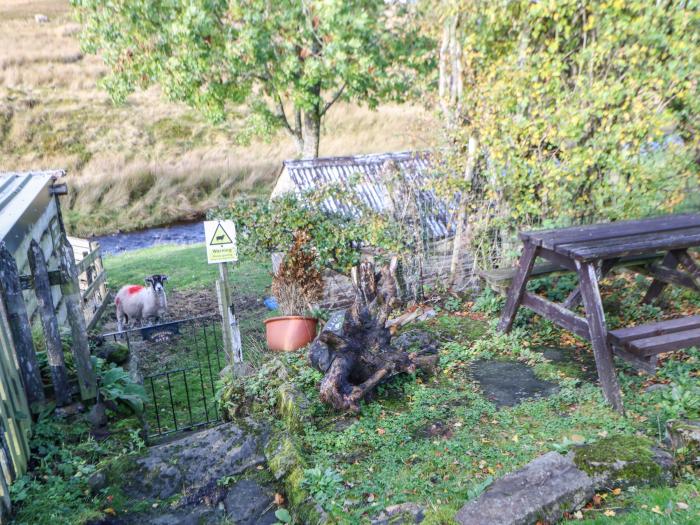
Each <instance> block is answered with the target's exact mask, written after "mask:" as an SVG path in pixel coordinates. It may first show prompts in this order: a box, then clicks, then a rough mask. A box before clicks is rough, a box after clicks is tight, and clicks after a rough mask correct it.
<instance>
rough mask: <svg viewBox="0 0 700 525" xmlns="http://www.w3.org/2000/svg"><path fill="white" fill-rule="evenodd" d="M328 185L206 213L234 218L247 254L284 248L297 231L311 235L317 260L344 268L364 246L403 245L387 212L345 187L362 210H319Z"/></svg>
mask: <svg viewBox="0 0 700 525" xmlns="http://www.w3.org/2000/svg"><path fill="white" fill-rule="evenodd" d="M327 191H331V189H330V188H328V189H326V190H324V191H321V192H310V193H307V194H305V195H304V196H303V198H298V197H297V196H296V195H294V194H292V193H288V194H285V195H283V196H281V197H278V198H276V199H274V200H271V201H268V200H239V201H236V202H235V203H233V204H232V205H231V206H230V207H229V208H220V209H217V210H213V211H211V212H210V214H209V215H210V217H212V218H227V219H232V220H234V221H235V222H236V225H237V234H238V239H239V247H240V250H241V252H242V253H244V254H247V255H248V256H259V255H260V253H265V252H267V253H272V252H287V251H288V250H289V249H290V248H291V246H292V244H293V238H294V233H295V232H297V231H304V232H306V233H307V234H308V235H309V237H310V241H309V246H310V247H311V248H312V249H313V250H314V251H315V252H316V254H317V262H318V264H319V266H321V267H325V268H332V269H335V270H337V271H340V272H344V273H347V272H349V270H350V268H351V267H353V266H355V265H356V264H358V263H359V261H360V249H361V248H362V247H363V246H367V245H369V246H372V247H374V248H379V249H380V250H381V251H383V252H384V253H387V254H388V253H401V252H403V251H404V250H405V245H404V242H403V240H404V236H403V235H402V232H401V231H400V227H399V225H398V224H397V223H396V222H394V221H393V220H392V219H391V218H390V217H388V216H385V215H382V214H379V213H376V212H373V211H372V210H370V209H369V208H368V207H367V206H363V205H362V204H361V203H357V202H355V199H354V198H353V196H352V195H350V194H349V193H345V194H343V198H347V199H350V202H353V204H354V205H356V206H358V207H359V208H358V209H360V210H361V211H362V213H361V216H359V217H349V216H347V215H343V214H340V213H327V212H325V211H323V210H322V209H321V208H320V203H321V202H322V201H323V200H324V199H325V198H326V196H327Z"/></svg>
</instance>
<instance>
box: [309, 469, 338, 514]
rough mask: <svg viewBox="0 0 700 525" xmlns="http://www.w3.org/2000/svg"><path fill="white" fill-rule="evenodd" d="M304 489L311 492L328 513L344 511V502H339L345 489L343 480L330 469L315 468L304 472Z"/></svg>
mask: <svg viewBox="0 0 700 525" xmlns="http://www.w3.org/2000/svg"><path fill="white" fill-rule="evenodd" d="M302 487H303V488H305V489H306V490H308V491H309V493H310V494H311V497H312V498H313V499H314V501H315V502H316V503H318V504H319V505H321V508H323V510H325V511H326V512H333V511H335V512H340V511H342V502H341V501H339V500H338V496H339V495H340V493H341V491H342V488H343V478H342V476H341V475H340V474H338V473H337V472H336V471H335V470H333V469H332V468H330V467H326V468H325V469H323V468H321V467H314V468H310V469H306V470H304V479H303V481H302Z"/></svg>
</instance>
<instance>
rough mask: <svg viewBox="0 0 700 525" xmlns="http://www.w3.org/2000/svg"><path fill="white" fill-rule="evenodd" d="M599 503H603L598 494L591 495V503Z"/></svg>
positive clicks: (596, 505)
mask: <svg viewBox="0 0 700 525" xmlns="http://www.w3.org/2000/svg"><path fill="white" fill-rule="evenodd" d="M601 503H603V500H602V499H601V497H600V494H596V495H595V496H593V505H594V506H595V507H600V505H601Z"/></svg>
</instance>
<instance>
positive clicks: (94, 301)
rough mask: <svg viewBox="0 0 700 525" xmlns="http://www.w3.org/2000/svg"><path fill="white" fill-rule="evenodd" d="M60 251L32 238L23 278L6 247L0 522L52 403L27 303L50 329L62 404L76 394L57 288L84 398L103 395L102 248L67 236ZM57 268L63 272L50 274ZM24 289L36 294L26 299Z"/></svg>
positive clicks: (0, 336)
mask: <svg viewBox="0 0 700 525" xmlns="http://www.w3.org/2000/svg"><path fill="white" fill-rule="evenodd" d="M53 248H54V252H53V254H52V255H53V256H52V259H51V260H49V259H48V257H47V256H46V254H45V252H44V251H43V250H42V247H41V245H40V243H38V242H37V241H36V240H32V241H31V243H30V244H29V249H28V252H27V260H28V262H29V266H30V269H31V275H20V273H19V269H18V266H17V262H16V260H15V256H14V255H13V254H12V253H10V252H9V250H8V249H7V247H6V246H5V243H4V242H2V241H0V524H1V523H5V520H6V518H7V516H8V515H9V512H10V509H11V507H10V495H9V486H10V484H11V483H12V482H13V481H14V480H15V479H16V478H17V477H18V476H21V475H22V474H24V472H26V469H27V464H28V460H29V437H30V432H31V424H32V412H37V411H38V410H39V409H40V408H41V407H42V406H43V405H44V403H45V395H44V386H45V385H44V384H43V383H42V379H41V374H40V370H39V365H38V361H37V357H36V349H35V347H34V342H33V339H32V329H31V321H32V320H31V319H30V318H29V315H28V310H27V305H26V302H25V301H26V300H28V299H32V298H33V297H36V310H35V311H34V312H35V313H34V314H33V315H32V318H35V317H38V318H39V320H40V321H41V326H42V328H43V330H42V331H43V335H44V340H45V341H46V350H47V357H48V361H49V366H50V369H51V382H52V383H53V391H54V398H55V400H56V404H57V405H59V406H60V405H65V404H67V403H69V402H70V401H71V400H72V399H73V397H72V396H73V394H74V392H73V391H71V389H70V386H69V384H68V378H67V370H66V367H65V361H64V355H63V346H62V342H61V333H60V331H59V325H60V324H61V321H59V318H58V315H57V310H58V303H57V302H56V300H55V294H54V292H56V288H54V287H57V286H60V288H61V293H60V296H58V297H61V304H62V305H63V306H62V307H63V308H65V310H64V311H65V312H66V315H65V320H66V321H67V322H68V324H69V325H70V329H71V335H72V340H71V341H72V342H71V345H70V347H71V351H72V354H73V363H74V366H75V373H76V375H77V378H78V384H79V386H80V397H81V398H82V399H83V400H86V399H94V398H95V395H96V388H97V385H96V377H95V373H94V371H93V369H92V364H91V362H90V352H89V348H88V343H87V330H88V328H89V327H91V326H93V325H94V323H96V322H97V320H98V319H99V317H100V315H101V314H102V312H103V310H104V308H105V306H106V304H107V300H108V293H107V288H106V283H105V273H104V267H103V266H102V258H101V255H100V249H99V245H98V244H97V243H91V242H89V241H86V240H83V239H77V238H74V237H71V238H68V239H66V237H63V236H61V238H60V240H59V242H58V243H56V244H54V246H53ZM50 264H51V265H52V266H54V265H55V264H57V265H58V268H57V269H54V270H49V265H50ZM23 290H32V291H33V293H31V294H28V295H25V294H23ZM32 300H33V299H32Z"/></svg>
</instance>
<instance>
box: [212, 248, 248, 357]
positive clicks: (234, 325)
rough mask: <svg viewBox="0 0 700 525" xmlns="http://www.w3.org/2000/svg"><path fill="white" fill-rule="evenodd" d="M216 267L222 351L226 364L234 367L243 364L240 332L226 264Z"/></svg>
mask: <svg viewBox="0 0 700 525" xmlns="http://www.w3.org/2000/svg"><path fill="white" fill-rule="evenodd" d="M217 266H218V267H219V278H218V279H217V280H216V295H217V298H218V299H219V311H220V312H221V323H222V329H223V331H222V338H223V342H224V351H225V352H226V360H227V361H228V364H229V365H231V366H235V364H237V363H242V362H243V347H242V345H241V331H240V327H239V326H238V319H237V318H236V312H235V310H234V308H233V298H232V297H231V283H230V281H229V276H228V263H225V262H224V263H219V264H218V265H217Z"/></svg>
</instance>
